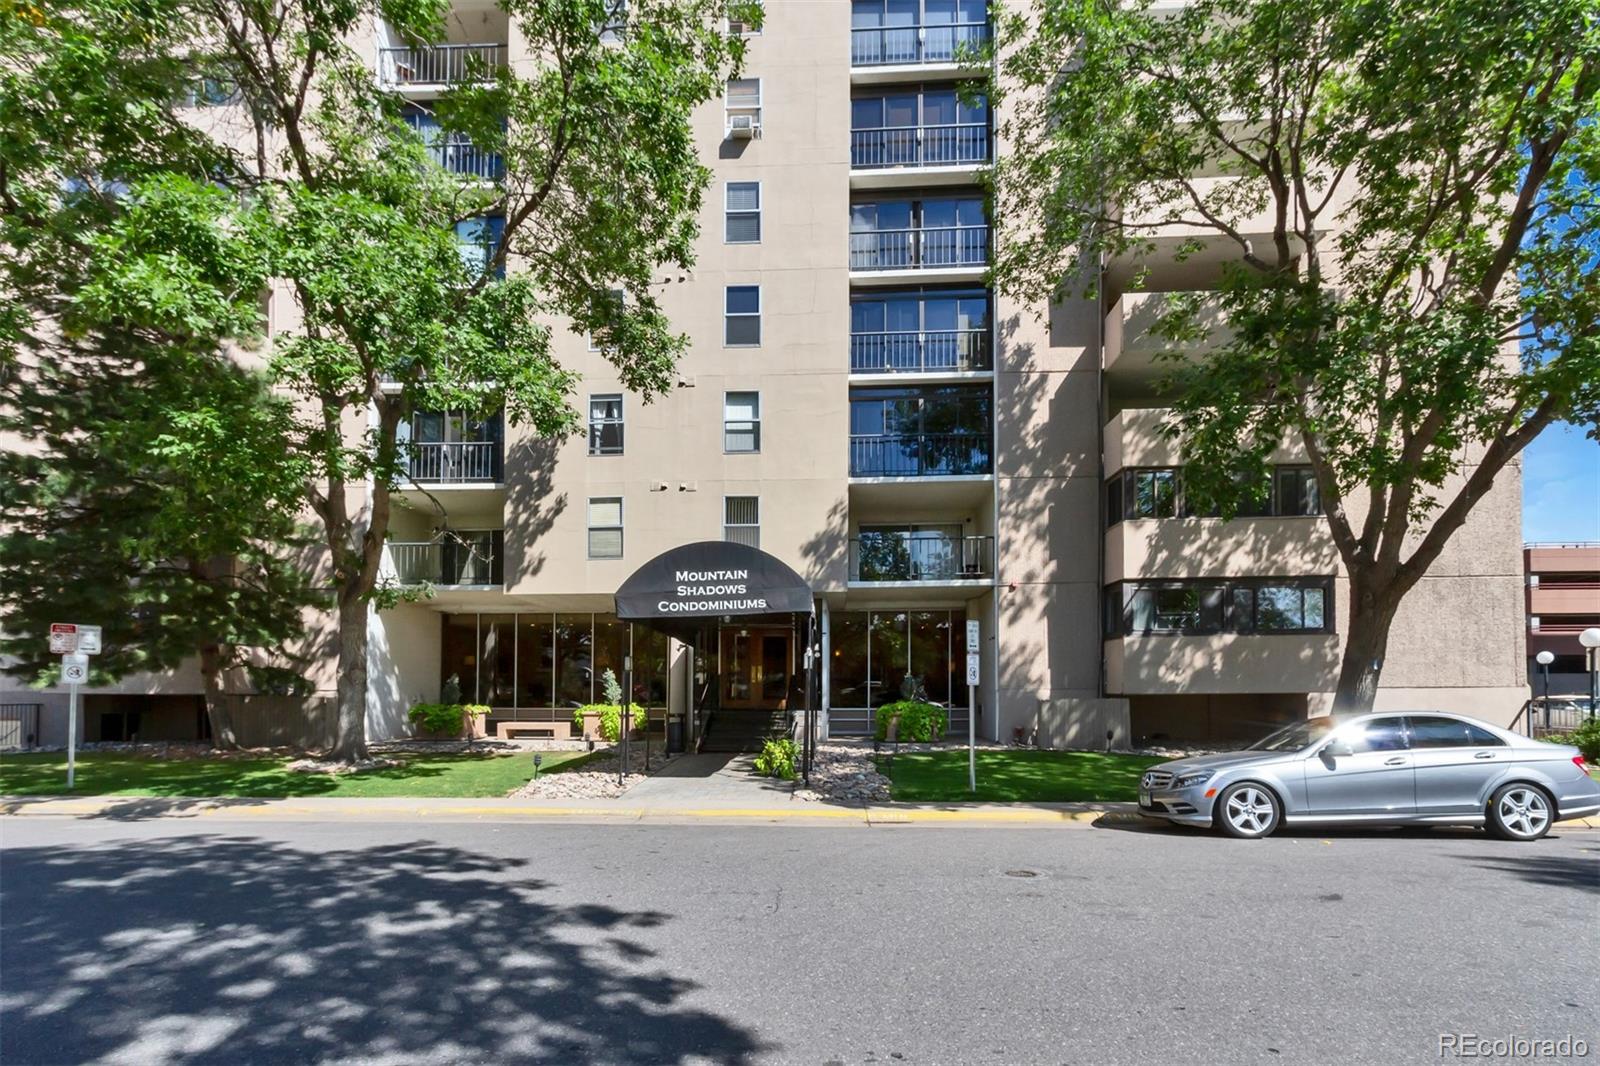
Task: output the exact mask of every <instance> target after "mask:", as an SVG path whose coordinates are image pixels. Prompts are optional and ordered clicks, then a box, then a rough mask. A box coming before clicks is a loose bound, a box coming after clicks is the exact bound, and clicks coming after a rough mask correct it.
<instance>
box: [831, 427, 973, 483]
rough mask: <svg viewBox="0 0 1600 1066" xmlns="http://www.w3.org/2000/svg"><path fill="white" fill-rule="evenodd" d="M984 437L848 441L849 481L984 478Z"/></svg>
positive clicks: (916, 435) (953, 435) (952, 435)
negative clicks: (966, 475) (972, 475)
mask: <svg viewBox="0 0 1600 1066" xmlns="http://www.w3.org/2000/svg"><path fill="white" fill-rule="evenodd" d="M992 465H993V464H992V459H991V449H990V447H989V435H988V434H987V433H912V434H906V435H904V436H879V435H855V436H852V437H851V438H850V476H851V477H934V476H944V475H955V474H987V473H989V472H990V470H991V469H992Z"/></svg>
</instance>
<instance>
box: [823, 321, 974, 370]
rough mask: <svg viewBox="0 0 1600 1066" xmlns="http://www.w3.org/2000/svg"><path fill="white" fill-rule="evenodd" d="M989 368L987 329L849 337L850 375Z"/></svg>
mask: <svg viewBox="0 0 1600 1066" xmlns="http://www.w3.org/2000/svg"><path fill="white" fill-rule="evenodd" d="M992 366H993V364H992V363H991V361H990V358H989V331H988V330H986V329H942V330H924V331H917V330H897V331H891V332H881V333H852V334H850V373H852V374H917V373H924V374H927V373H939V372H941V371H951V372H954V371H964V370H989V369H992Z"/></svg>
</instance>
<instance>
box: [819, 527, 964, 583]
mask: <svg viewBox="0 0 1600 1066" xmlns="http://www.w3.org/2000/svg"><path fill="white" fill-rule="evenodd" d="M993 578H994V538H993V537H952V536H947V535H945V534H943V533H880V534H863V535H862V536H859V537H852V538H850V580H851V581H852V582H859V583H862V584H872V583H880V582H908V583H957V582H986V581H991V580H993Z"/></svg>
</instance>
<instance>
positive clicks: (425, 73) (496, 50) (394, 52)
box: [378, 43, 506, 85]
mask: <svg viewBox="0 0 1600 1066" xmlns="http://www.w3.org/2000/svg"><path fill="white" fill-rule="evenodd" d="M505 65H506V46H505V45H503V44H492V43H478V44H422V45H413V46H407V47H402V48H380V49H378V75H379V77H380V78H382V79H383V82H384V84H385V85H451V84H453V83H455V82H460V81H467V80H469V79H477V78H482V77H484V76H485V75H487V74H489V73H491V72H493V71H496V70H499V69H500V68H501V67H504V66H505Z"/></svg>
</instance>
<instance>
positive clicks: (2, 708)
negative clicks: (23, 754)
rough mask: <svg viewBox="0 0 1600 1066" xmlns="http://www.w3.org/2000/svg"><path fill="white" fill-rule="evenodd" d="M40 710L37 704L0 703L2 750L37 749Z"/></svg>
mask: <svg viewBox="0 0 1600 1066" xmlns="http://www.w3.org/2000/svg"><path fill="white" fill-rule="evenodd" d="M40 709H41V705H40V704H37V703H0V749H7V748H33V747H37V746H38V744H39V711H40Z"/></svg>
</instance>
